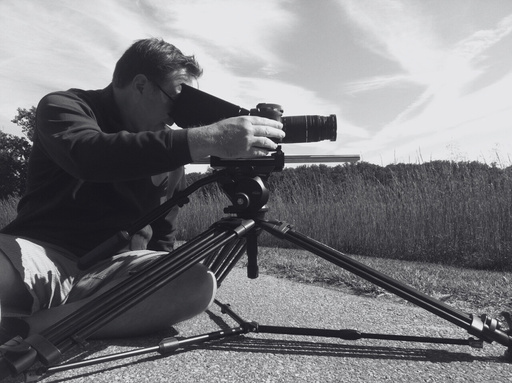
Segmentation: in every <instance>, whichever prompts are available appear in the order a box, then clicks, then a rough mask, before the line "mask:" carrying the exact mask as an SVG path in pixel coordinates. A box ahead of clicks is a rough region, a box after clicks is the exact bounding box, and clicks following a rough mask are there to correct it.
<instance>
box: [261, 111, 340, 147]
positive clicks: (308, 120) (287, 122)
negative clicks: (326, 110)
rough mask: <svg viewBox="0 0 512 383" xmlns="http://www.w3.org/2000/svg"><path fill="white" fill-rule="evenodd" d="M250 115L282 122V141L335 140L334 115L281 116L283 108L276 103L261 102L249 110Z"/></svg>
mask: <svg viewBox="0 0 512 383" xmlns="http://www.w3.org/2000/svg"><path fill="white" fill-rule="evenodd" d="M251 114H252V115H256V116H260V117H266V118H270V119H272V120H276V121H281V122H282V123H283V131H284V132H285V133H286V137H285V138H284V139H283V141H282V142H283V143H285V144H287V143H288V144H292V143H299V142H318V141H324V140H330V141H336V131H337V123H336V115H334V114H331V115H330V116H314V115H313V116H287V117H282V114H283V108H282V107H281V105H278V104H265V103H261V104H258V105H257V106H256V109H252V110H251Z"/></svg>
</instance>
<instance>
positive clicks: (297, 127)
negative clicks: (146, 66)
mask: <svg viewBox="0 0 512 383" xmlns="http://www.w3.org/2000/svg"><path fill="white" fill-rule="evenodd" d="M181 87H182V88H181V93H180V95H179V96H178V97H177V99H176V102H175V104H174V110H173V118H174V121H175V122H176V124H177V125H178V126H179V127H181V128H191V127H194V126H202V125H208V124H212V123H215V122H217V121H220V120H223V119H226V118H229V117H236V116H244V115H245V116H247V115H251V116H260V117H265V118H269V119H272V120H276V121H280V122H282V123H283V130H284V132H285V133H286V137H285V138H284V139H283V141H282V142H283V143H285V144H286V143H300V142H317V141H322V140H330V141H335V140H336V129H337V126H336V116H335V115H334V114H331V115H330V116H316V115H308V116H286V117H283V108H282V107H281V105H278V104H266V103H261V104H258V105H257V106H256V108H254V109H251V110H250V111H249V110H247V109H244V108H241V107H240V106H238V105H235V104H232V103H230V102H227V101H224V100H222V99H220V98H218V97H215V96H212V95H211V94H208V93H205V92H202V91H200V90H198V89H196V88H193V87H191V86H189V85H186V84H182V85H181Z"/></svg>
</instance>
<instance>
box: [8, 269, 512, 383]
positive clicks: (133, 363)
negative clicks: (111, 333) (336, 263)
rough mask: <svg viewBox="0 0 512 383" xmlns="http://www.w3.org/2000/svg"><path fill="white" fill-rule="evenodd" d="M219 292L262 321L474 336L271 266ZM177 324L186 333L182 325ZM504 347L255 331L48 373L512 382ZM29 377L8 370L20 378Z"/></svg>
mask: <svg viewBox="0 0 512 383" xmlns="http://www.w3.org/2000/svg"><path fill="white" fill-rule="evenodd" d="M217 297H218V299H219V300H220V301H221V302H223V303H229V304H230V305H231V307H232V309H233V310H234V311H235V312H236V313H237V314H238V315H240V316H241V317H242V318H244V319H245V320H248V321H255V322H257V323H258V324H259V325H276V326H296V327H313V328H326V329H335V330H339V329H356V330H359V331H361V332H365V333H384V334H398V335H415V336H432V337H444V338H461V339H467V338H468V335H467V333H466V332H465V331H464V330H463V329H460V328H458V327H456V326H454V325H452V324H451V323H449V322H446V321H445V320H443V319H441V318H438V317H437V316H434V315H432V314H430V313H428V312H426V311H425V310H423V309H421V308H418V307H416V306H413V305H411V304H408V303H405V302H403V301H400V300H399V299H391V298H389V297H382V298H369V297H361V296H355V295H350V294H346V293H343V292H340V291H336V290H331V289H327V288H322V287H318V286H311V285H306V284H300V283H295V282H291V281H289V280H285V279H278V278H275V277H270V276H266V275H260V277H259V278H258V279H255V280H251V279H248V278H247V277H246V276H245V269H235V270H233V271H232V273H231V274H230V275H229V276H228V278H227V279H226V281H225V282H224V283H223V285H222V287H221V288H220V290H219V292H218V295H217ZM233 326H237V324H236V323H235V322H234V321H233V320H232V319H231V318H229V317H228V316H227V315H225V314H222V313H221V312H220V310H219V308H218V307H217V306H216V305H215V306H213V307H212V308H211V309H210V310H209V311H207V312H206V313H204V314H202V315H200V316H198V317H196V318H194V319H192V320H189V321H187V322H183V323H181V324H179V325H177V326H175V327H174V328H173V329H170V330H169V332H166V333H162V334H158V335H157V336H155V337H149V338H135V339H123V340H112V341H109V342H106V341H101V342H99V341H93V342H91V343H90V345H89V347H88V348H87V350H86V352H85V355H81V356H80V358H79V359H80V360H82V359H89V358H95V357H99V356H103V355H108V354H113V353H120V352H125V351H128V350H132V349H134V348H138V349H141V348H148V347H152V348H155V347H156V346H158V344H159V342H160V341H161V339H163V338H166V337H172V336H176V337H177V338H178V339H182V338H184V337H190V336H195V335H198V334H203V333H208V332H213V331H218V330H220V329H221V328H229V327H233ZM174 331H176V332H177V333H178V334H177V335H176V334H175V333H174ZM504 351H505V347H504V346H501V345H499V344H495V343H493V344H490V345H489V344H485V345H484V348H483V349H475V348H472V347H469V346H458V345H437V344H425V343H411V342H397V341H385V340H374V339H359V340H355V341H354V340H341V339H337V338H325V337H310V336H288V335H274V334H262V333H249V334H244V335H238V336H235V337H229V338H225V339H222V340H216V341H210V342H208V343H205V344H201V345H197V346H190V347H189V348H187V349H185V350H184V349H178V350H177V351H175V352H174V353H172V354H171V355H169V356H165V357H162V356H161V355H159V354H158V353H156V352H154V353H149V354H144V355H140V356H135V357H130V358H126V359H122V360H117V361H113V362H107V363H103V364H99V365H94V366H89V367H83V368H77V369H73V370H70V371H64V372H59V373H55V374H53V375H50V376H47V377H45V378H43V379H42V380H40V381H41V382H45V383H49V382H71V383H78V382H95V383H101V382H109V383H112V382H180V383H182V382H183V383H185V382H294V383H296V382H370V381H371V382H512V363H510V362H508V361H507V360H505V358H504V357H503V354H504ZM21 381H23V377H19V378H16V379H7V380H6V382H21Z"/></svg>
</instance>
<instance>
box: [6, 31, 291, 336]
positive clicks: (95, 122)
mask: <svg viewBox="0 0 512 383" xmlns="http://www.w3.org/2000/svg"><path fill="white" fill-rule="evenodd" d="M201 74H202V70H201V68H200V67H199V65H198V64H197V62H196V61H195V59H194V57H193V56H185V55H183V54H182V53H181V52H180V51H179V50H178V49H177V48H175V47H174V46H173V45H171V44H168V43H166V42H164V41H163V40H157V39H146V40H140V41H137V42H135V43H134V44H133V45H132V46H131V47H130V48H129V49H128V50H127V51H126V52H125V53H124V55H123V56H122V57H121V58H120V59H119V61H118V62H117V64H116V68H115V70H114V75H113V80H112V84H110V85H109V86H108V87H107V88H105V89H102V90H95V91H84V90H77V89H71V90H69V91H65V92H55V93H51V94H49V95H47V96H45V97H44V98H43V99H42V100H41V102H40V103H39V105H38V108H37V115H36V129H35V139H34V146H33V150H32V154H31V157H30V160H29V174H28V181H27V191H26V194H25V196H24V197H23V198H22V199H21V200H20V203H19V206H18V216H17V217H16V219H15V220H14V221H13V222H12V223H10V224H9V225H8V226H7V227H5V228H4V229H3V230H2V231H1V233H0V302H1V305H2V307H1V309H2V325H3V326H4V327H9V326H10V323H18V322H19V321H18V322H12V321H10V320H7V321H6V320H5V319H6V318H7V317H18V318H19V317H24V320H25V322H26V323H28V324H29V325H30V327H31V329H30V331H32V332H39V331H41V330H43V329H44V328H46V327H48V326H49V325H51V324H53V323H55V322H56V321H58V320H60V319H62V318H63V317H65V316H66V315H68V314H70V313H71V312H73V311H75V310H76V309H77V308H78V307H80V306H82V305H83V304H84V303H86V302H88V301H90V300H91V299H93V298H94V296H96V295H98V294H99V293H101V292H102V291H105V289H108V288H109V287H110V286H112V285H114V284H116V283H118V282H119V281H120V280H122V279H124V278H126V277H127V276H128V275H129V274H130V273H132V272H133V271H135V270H138V269H140V267H142V266H144V264H146V263H147V262H149V261H151V260H153V259H155V257H159V256H163V255H166V254H168V252H169V251H171V250H172V249H173V246H174V234H173V232H174V230H175V219H176V214H177V211H176V209H175V210H173V211H172V212H170V213H169V215H168V216H167V217H164V218H162V219H159V220H157V221H156V222H154V223H153V224H151V225H150V226H147V227H146V228H144V229H143V230H141V231H140V232H139V233H137V234H136V235H135V236H134V237H133V238H132V240H131V242H130V244H129V246H128V247H127V248H126V249H123V251H121V252H120V253H119V254H116V255H115V256H114V254H112V255H113V257H112V258H110V259H107V260H105V261H102V262H100V263H99V264H96V265H94V266H92V267H91V268H90V269H89V270H86V271H85V272H80V271H79V270H78V269H77V266H76V262H77V260H78V259H79V257H80V256H83V255H84V254H86V253H87V252H88V251H90V250H91V249H93V248H95V247H96V246H97V245H98V244H100V243H102V242H103V241H104V240H105V239H107V238H110V237H111V236H112V235H113V234H115V233H116V232H118V231H119V230H121V229H125V228H127V227H128V225H129V224H130V223H131V222H133V221H134V220H135V219H138V218H140V217H141V216H142V215H143V214H144V213H147V212H148V211H150V210H151V209H153V208H155V207H156V206H158V205H159V204H160V203H161V202H163V201H164V200H165V199H166V198H169V197H170V196H172V194H173V193H174V192H175V191H176V190H179V189H180V188H183V187H184V178H183V165H185V164H188V163H192V162H194V161H196V160H198V159H201V158H204V157H206V156H212V155H213V156H218V157H222V158H246V157H253V156H262V155H266V154H268V152H269V151H272V150H274V149H275V148H276V144H275V143H274V142H273V141H272V140H271V138H282V137H283V136H284V133H283V132H282V130H281V128H282V125H281V124H280V123H278V122H276V121H273V120H268V119H264V118H261V117H255V116H244V117H235V118H230V119H226V120H223V121H219V122H218V123H215V124H212V125H208V126H201V127H196V128H191V129H183V130H171V129H169V126H170V125H172V124H173V118H172V116H173V105H174V100H175V98H176V97H177V96H178V95H179V93H180V90H181V84H183V83H185V84H188V85H191V86H195V87H197V82H198V78H199V77H200V76H201ZM215 289H216V283H215V278H214V277H213V276H212V274H211V272H209V271H208V270H207V269H206V268H205V267H203V266H202V265H196V266H194V267H192V268H191V269H190V270H189V271H187V272H186V273H184V274H182V275H181V276H179V277H178V278H177V279H175V280H173V281H172V282H171V283H169V284H168V285H167V286H165V287H163V288H162V289H160V290H159V291H158V292H156V293H155V294H153V295H152V296H151V297H149V298H148V299H146V300H145V301H143V302H141V303H139V304H138V305H136V306H135V307H133V308H132V309H130V310H129V311H128V312H126V313H124V314H123V315H121V316H120V317H118V318H116V319H115V320H113V321H112V322H111V323H110V324H109V325H107V326H105V327H104V328H103V329H101V330H100V331H99V332H98V333H97V334H95V336H97V337H110V336H127V335H134V334H144V333H148V332H151V331H155V330H159V329H162V328H165V327H166V326H169V325H170V324H172V323H177V322H179V321H181V320H184V319H187V318H189V317H191V316H194V315H196V314H198V313H200V312H202V311H204V310H205V309H206V308H207V307H208V305H209V304H210V303H211V301H212V299H213V297H214V295H215ZM17 331H18V332H19V331H20V330H17Z"/></svg>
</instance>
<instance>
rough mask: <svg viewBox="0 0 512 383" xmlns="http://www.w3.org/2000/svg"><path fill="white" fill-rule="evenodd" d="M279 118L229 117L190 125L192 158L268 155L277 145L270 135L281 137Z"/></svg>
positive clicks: (189, 138)
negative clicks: (211, 122) (277, 119)
mask: <svg viewBox="0 0 512 383" xmlns="http://www.w3.org/2000/svg"><path fill="white" fill-rule="evenodd" d="M282 127H283V125H282V124H281V123H280V122H277V121H274V120H270V119H267V118H263V117H257V116H240V117H233V118H228V119H226V120H222V121H219V122H217V123H215V124H212V125H208V126H202V127H199V128H191V129H189V132H188V144H189V148H190V154H191V156H192V160H193V161H196V160H199V159H202V158H204V157H206V156H217V157H221V158H249V157H258V156H265V155H267V154H268V153H269V152H270V151H273V150H275V149H276V148H277V144H276V143H275V142H274V141H272V140H271V138H277V139H282V138H283V137H284V135H285V134H284V132H283V131H282V130H281V129H282Z"/></svg>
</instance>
